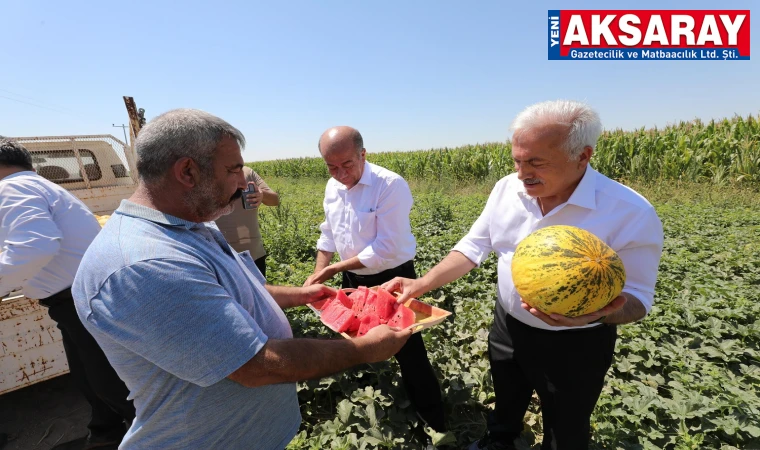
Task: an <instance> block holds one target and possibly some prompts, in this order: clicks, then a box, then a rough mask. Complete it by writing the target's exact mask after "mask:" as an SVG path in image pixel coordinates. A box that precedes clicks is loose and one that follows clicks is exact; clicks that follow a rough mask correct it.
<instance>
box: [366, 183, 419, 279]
mask: <svg viewBox="0 0 760 450" xmlns="http://www.w3.org/2000/svg"><path fill="white" fill-rule="evenodd" d="M413 203H414V199H413V197H412V191H411V190H410V189H409V185H408V184H407V182H406V181H405V180H404V179H403V178H395V179H393V180H392V181H391V182H390V183H389V185H388V187H387V188H386V189H385V190H383V192H382V194H381V195H380V198H379V201H378V203H377V211H375V220H376V224H377V237H376V238H375V240H374V241H372V243H371V244H369V245H368V246H367V247H365V248H364V249H362V251H361V252H359V254H358V255H357V257H358V258H359V261H360V262H361V263H362V264H364V266H365V267H367V268H370V269H374V268H377V267H381V266H383V263H384V262H386V261H388V260H390V259H393V258H394V257H396V256H397V255H396V253H397V249H399V248H402V247H400V246H414V245H416V244H415V242H414V241H412V242H405V240H406V239H407V238H406V237H407V236H411V232H412V226H411V224H410V222H409V213H410V212H411V210H412V204H413ZM412 256H413V255H412Z"/></svg>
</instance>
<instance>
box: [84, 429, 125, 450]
mask: <svg viewBox="0 0 760 450" xmlns="http://www.w3.org/2000/svg"><path fill="white" fill-rule="evenodd" d="M121 439H122V438H115V437H114V436H95V435H93V434H92V433H90V434H88V435H87V439H86V440H85V441H84V447H82V450H90V449H93V448H103V447H113V448H114V449H115V448H117V447H118V446H119V444H121Z"/></svg>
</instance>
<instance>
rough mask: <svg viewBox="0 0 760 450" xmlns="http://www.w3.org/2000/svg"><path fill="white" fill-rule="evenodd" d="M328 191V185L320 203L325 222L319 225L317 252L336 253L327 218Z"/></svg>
mask: <svg viewBox="0 0 760 450" xmlns="http://www.w3.org/2000/svg"><path fill="white" fill-rule="evenodd" d="M328 189H330V185H329V184H328V185H327V188H326V189H325V199H324V200H323V201H322V209H323V210H324V212H325V220H324V221H323V222H322V223H321V224H320V225H319V230H320V231H321V232H322V233H321V234H320V236H319V239H317V250H322V251H324V252H331V253H335V252H336V251H337V247H336V246H335V240H334V239H333V233H332V228H330V223H329V222H328V217H329V215H330V212H329V210H328V205H327V190H328Z"/></svg>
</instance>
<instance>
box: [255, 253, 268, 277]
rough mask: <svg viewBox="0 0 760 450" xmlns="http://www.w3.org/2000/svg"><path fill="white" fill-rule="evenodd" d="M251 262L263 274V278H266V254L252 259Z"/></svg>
mask: <svg viewBox="0 0 760 450" xmlns="http://www.w3.org/2000/svg"><path fill="white" fill-rule="evenodd" d="M253 263H254V264H256V267H257V268H258V269H259V272H261V274H262V275H264V278H266V277H267V255H264V256H262V257H261V258H259V259H254V260H253Z"/></svg>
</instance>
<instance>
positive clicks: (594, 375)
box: [488, 302, 617, 450]
mask: <svg viewBox="0 0 760 450" xmlns="http://www.w3.org/2000/svg"><path fill="white" fill-rule="evenodd" d="M616 338H617V328H616V327H615V326H609V325H599V326H596V327H594V328H584V329H579V330H567V331H550V330H543V329H539V328H535V327H531V326H529V325H526V324H524V323H522V322H520V321H519V320H517V319H515V318H514V317H512V316H510V315H508V314H506V312H505V311H504V309H503V308H502V306H501V304H499V302H497V303H496V311H495V313H494V324H493V327H492V328H491V333H490V334H489V336H488V358H489V360H490V362H491V375H492V377H493V384H494V392H495V394H496V408H495V410H494V411H493V412H492V413H491V414H490V416H489V418H488V430H489V433H490V434H491V435H493V436H494V437H495V438H497V439H502V440H504V441H508V442H510V443H511V442H512V441H513V440H514V439H515V438H517V437H518V436H519V435H520V432H521V431H522V430H523V420H524V417H525V412H526V411H527V409H528V406H529V403H530V398H531V396H532V395H533V391H534V390H535V391H536V392H537V393H538V397H539V399H540V401H541V414H542V417H543V425H544V440H543V443H542V445H541V449H542V450H547V449H560V450H574V449H584V450H585V449H587V448H588V446H589V441H590V418H591V413H592V412H593V410H594V406H595V405H596V401H597V400H598V399H599V394H600V393H601V392H602V387H603V385H604V376H605V374H606V373H607V370H608V369H609V367H610V365H611V364H612V357H613V352H614V350H615V340H616Z"/></svg>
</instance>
